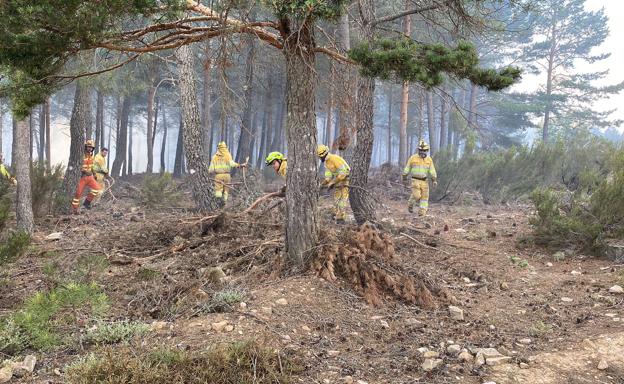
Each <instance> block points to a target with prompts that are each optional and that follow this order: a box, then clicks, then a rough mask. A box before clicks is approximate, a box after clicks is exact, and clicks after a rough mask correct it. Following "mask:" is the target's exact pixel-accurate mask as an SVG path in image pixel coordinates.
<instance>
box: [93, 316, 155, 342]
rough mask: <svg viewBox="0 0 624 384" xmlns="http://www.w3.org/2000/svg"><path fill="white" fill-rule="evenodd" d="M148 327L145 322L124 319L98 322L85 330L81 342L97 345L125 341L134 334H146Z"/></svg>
mask: <svg viewBox="0 0 624 384" xmlns="http://www.w3.org/2000/svg"><path fill="white" fill-rule="evenodd" d="M149 329H150V326H149V325H147V324H144V323H139V322H132V321H126V320H124V321H120V322H116V323H104V322H98V323H97V324H96V325H95V327H93V328H90V329H89V330H87V332H86V334H85V335H84V337H83V342H85V343H88V344H99V345H101V344H116V343H120V342H127V341H129V340H131V339H132V338H134V337H135V336H141V335H144V334H146V333H147V332H148V331H149Z"/></svg>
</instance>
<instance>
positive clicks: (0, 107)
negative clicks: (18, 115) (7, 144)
mask: <svg viewBox="0 0 624 384" xmlns="http://www.w3.org/2000/svg"><path fill="white" fill-rule="evenodd" d="M3 137H4V103H3V100H2V98H0V156H2V157H4V147H3V146H2V145H3V142H2V139H3Z"/></svg>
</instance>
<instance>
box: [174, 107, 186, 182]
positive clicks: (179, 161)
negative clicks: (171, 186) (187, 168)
mask: <svg viewBox="0 0 624 384" xmlns="http://www.w3.org/2000/svg"><path fill="white" fill-rule="evenodd" d="M183 136H184V132H183V131H182V117H181V116H180V125H179V127H178V139H177V142H176V152H175V159H174V162H173V175H174V176H176V177H179V176H182V173H184V170H183V169H182V168H183V165H184V155H183V151H184V148H183V143H184V140H183Z"/></svg>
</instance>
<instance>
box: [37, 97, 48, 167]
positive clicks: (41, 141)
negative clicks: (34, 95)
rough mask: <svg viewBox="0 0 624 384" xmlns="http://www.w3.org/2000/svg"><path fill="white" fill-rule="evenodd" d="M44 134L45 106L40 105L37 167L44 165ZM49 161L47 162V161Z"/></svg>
mask: <svg viewBox="0 0 624 384" xmlns="http://www.w3.org/2000/svg"><path fill="white" fill-rule="evenodd" d="M45 132H46V117H45V104H41V107H40V108H39V145H38V146H37V157H38V158H39V166H40V167H43V166H44V165H43V164H44V163H45V137H46V135H45ZM48 161H49V160H48Z"/></svg>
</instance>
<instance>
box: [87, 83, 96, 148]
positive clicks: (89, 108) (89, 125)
mask: <svg viewBox="0 0 624 384" xmlns="http://www.w3.org/2000/svg"><path fill="white" fill-rule="evenodd" d="M85 87H86V90H85V92H87V96H86V102H87V104H85V105H86V107H87V110H86V116H85V119H86V120H85V121H86V124H87V125H85V138H86V139H91V140H94V139H95V138H94V137H93V115H92V106H91V91H92V89H91V87H90V86H88V85H86V86H85Z"/></svg>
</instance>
